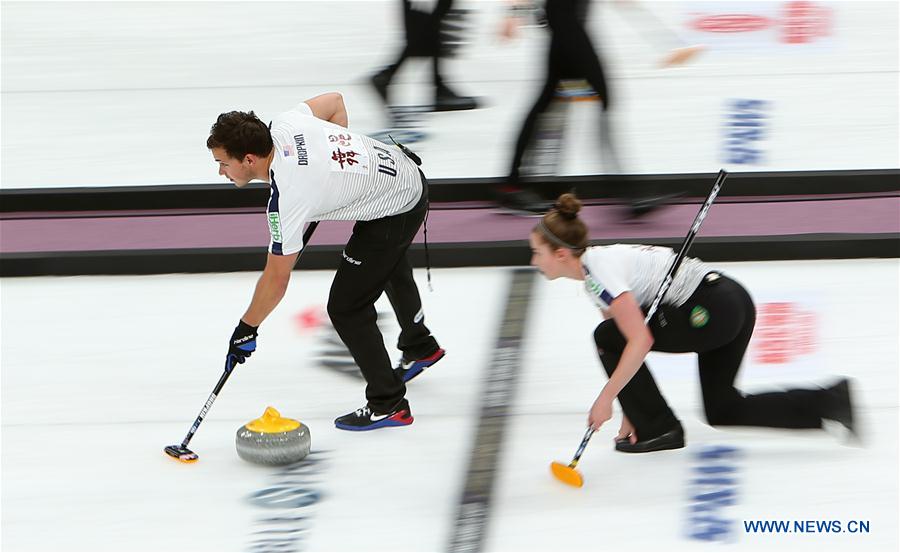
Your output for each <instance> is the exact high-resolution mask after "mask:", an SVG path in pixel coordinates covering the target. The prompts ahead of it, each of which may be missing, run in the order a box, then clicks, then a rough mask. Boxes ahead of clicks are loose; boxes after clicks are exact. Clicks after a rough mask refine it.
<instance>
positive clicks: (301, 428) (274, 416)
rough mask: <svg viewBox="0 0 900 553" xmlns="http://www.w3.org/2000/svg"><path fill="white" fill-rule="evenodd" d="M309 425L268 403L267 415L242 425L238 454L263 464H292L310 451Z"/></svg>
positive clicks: (236, 440) (237, 439)
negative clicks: (288, 416)
mask: <svg viewBox="0 0 900 553" xmlns="http://www.w3.org/2000/svg"><path fill="white" fill-rule="evenodd" d="M309 446H310V436H309V427H308V426H306V425H305V424H303V423H301V422H300V421H296V420H294V419H287V418H284V417H282V416H281V413H279V412H278V411H277V410H276V409H275V408H274V407H266V411H265V413H263V416H262V417H260V418H258V419H256V420H252V421H250V422H248V423H247V424H245V425H244V426H242V427H240V428H239V429H238V431H237V436H236V437H235V447H236V448H237V454H238V456H239V457H240V458H241V459H243V460H245V461H249V462H251V463H256V464H260V465H288V464H290V463H296V462H297V461H299V460H301V459H303V458H304V457H306V456H307V455H309Z"/></svg>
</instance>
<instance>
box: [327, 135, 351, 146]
mask: <svg viewBox="0 0 900 553" xmlns="http://www.w3.org/2000/svg"><path fill="white" fill-rule="evenodd" d="M350 139H351V136H350V135H349V134H339V135H337V136H335V135H333V134H329V135H328V141H329V142H331V143H334V142H337V143H338V145H340V146H343V147H344V148H346V147H347V146H349V145H350Z"/></svg>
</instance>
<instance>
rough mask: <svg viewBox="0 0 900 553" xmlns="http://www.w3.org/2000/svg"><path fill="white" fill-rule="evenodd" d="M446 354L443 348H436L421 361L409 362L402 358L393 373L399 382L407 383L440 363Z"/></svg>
mask: <svg viewBox="0 0 900 553" xmlns="http://www.w3.org/2000/svg"><path fill="white" fill-rule="evenodd" d="M446 353H447V352H446V351H444V348H438V350H437V351H436V352H434V353H432V354H431V355H429V356H428V357H424V358H422V359H413V360H409V359H406V358H405V357H404V358H402V359H400V363H398V364H397V367H396V368H395V369H394V372H395V373H397V376H399V377H400V380H402V381H403V382H409V381H410V380H412V379H413V378H415V377H417V376H419V375H420V374H421V373H422V371H424V370H425V369H427V368H428V367H430V366H432V365H434V364H435V363H437V362H438V361H440V360H441V359H442V358H443V357H444V354H446Z"/></svg>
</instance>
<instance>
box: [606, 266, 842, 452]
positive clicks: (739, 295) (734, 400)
mask: <svg viewBox="0 0 900 553" xmlns="http://www.w3.org/2000/svg"><path fill="white" fill-rule="evenodd" d="M712 274H716V273H712ZM708 276H709V275H708ZM695 308H696V309H697V311H695ZM702 310H705V311H706V314H707V315H706V317H707V320H706V322H705V324H700V323H702V322H703V318H704V317H703V316H702V315H703V311H702ZM692 311H693V312H694V315H695V318H694V324H692V322H691V313H692ZM663 321H665V324H663ZM755 322H756V308H755V307H754V305H753V300H752V299H751V298H750V295H749V294H748V293H747V291H746V290H745V289H744V288H743V287H742V286H741V285H740V284H738V283H737V282H735V281H733V280H731V279H730V278H728V277H725V276H721V277H719V278H718V279H715V280H709V279H706V280H704V281H703V283H702V284H700V286H699V287H698V288H697V290H696V291H695V292H694V294H693V295H692V296H691V297H690V298H689V299H688V300H687V302H685V303H684V305H682V306H681V307H674V306H671V305H664V306H661V307H660V309H659V311H657V313H656V314H655V315H654V316H653V319H652V320H651V322H650V330H651V332H652V333H653V338H654V343H653V351H662V352H666V353H687V352H694V353H697V358H698V364H699V369H700V387H701V389H702V392H703V406H704V408H705V410H706V420H707V422H709V424H711V425H713V426H718V425H722V426H727V425H734V426H766V427H776V428H821V426H822V413H823V412H824V411H825V408H826V402H827V396H826V393H825V391H824V390H822V389H817V390H788V391H784V392H771V393H765V394H757V395H746V396H745V395H743V394H742V393H741V392H739V391H738V390H737V389H736V388H735V387H734V380H735V378H736V377H737V372H738V369H739V368H740V366H741V361H742V360H743V358H744V352H745V351H746V350H747V344H748V343H749V342H750V335H751V334H752V333H753V325H754V324H755ZM594 341H595V342H596V343H597V349H598V352H599V354H600V360H601V362H602V363H603V367H604V368H605V369H606V372H607V374H610V375H611V374H612V373H613V371H614V370H615V368H616V365H617V364H618V362H619V358H620V357H621V355H622V351H623V350H624V348H625V338H624V336H622V333H621V332H620V331H619V329H618V327H617V326H616V323H615V321H614V320H612V319H610V320H606V321H603V322H602V323H601V324H600V325H599V326H598V327H597V329H596V330H595V331H594ZM619 403H620V404H621V405H622V410H623V411H624V413H625V415H626V416H627V417H628V419H629V420H630V421H631V423H632V424H633V425H634V427H635V432H636V433H637V436H638V439H639V440H645V439H649V438H655V437H657V436H659V435H660V434H663V433H665V432H667V431H668V430H671V429H672V428H673V427H674V426H675V425H676V424H677V419H676V418H675V415H674V413H672V410H671V409H670V408H669V406H668V405H667V404H666V400H665V399H664V398H663V396H662V394H661V393H660V391H659V388H658V387H657V386H656V382H655V381H654V380H653V376H652V375H651V374H650V371H649V370H648V369H647V365H646V364H643V365H641V368H640V369H639V370H638V372H637V374H635V375H634V378H632V379H631V381H630V382H629V383H628V384H627V385H626V386H625V388H623V389H622V391H621V392H620V393H619Z"/></svg>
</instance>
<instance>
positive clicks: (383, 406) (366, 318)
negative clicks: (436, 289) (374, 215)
mask: <svg viewBox="0 0 900 553" xmlns="http://www.w3.org/2000/svg"><path fill="white" fill-rule="evenodd" d="M427 211H428V184H427V182H426V181H425V177H424V175H423V176H422V198H421V199H420V200H419V203H417V204H416V206H415V207H414V208H413V209H412V211H409V212H407V213H402V214H400V215H393V216H391V217H383V218H381V219H375V220H373V221H358V222H357V223H356V225H354V227H353V234H352V235H351V236H350V240H349V241H348V242H347V246H346V247H345V248H344V252H343V255H344V260H343V261H342V262H341V265H340V267H339V268H338V270H337V274H335V276H334V282H332V284H331V293H330V294H329V297H328V315H329V316H330V317H331V322H332V324H333V325H334V328H335V330H337V333H338V335H339V336H340V337H341V340H343V342H344V344H346V346H347V349H349V350H350V353H351V354H352V355H353V359H354V360H355V361H356V364H357V365H358V366H359V368H360V370H361V371H362V374H363V376H364V377H365V379H366V382H367V383H368V385H367V386H366V399H367V400H368V403H369V407H370V408H371V409H372V410H373V411H374V412H376V413H387V412H389V411H390V410H391V409H392V408H393V407H394V406H396V405H397V403H398V402H399V401H400V400H401V399H403V397H404V396H405V395H406V386H404V384H403V382H402V381H401V380H400V379H399V378H398V377H397V376H396V375H395V374H394V371H393V367H392V365H391V360H390V358H389V357H388V353H387V350H386V349H385V347H384V338H383V337H382V335H381V331H380V330H379V329H378V324H377V318H378V316H377V313H376V311H375V302H376V301H377V300H378V298H379V297H381V293H382V292H385V293H387V296H388V299H389V300H390V302H391V305H392V306H393V308H394V314H395V315H396V316H397V322H398V323H399V324H400V339H399V341H398V344H397V346H398V348H399V349H400V350H401V351H402V352H403V355H404V357H406V358H410V359H419V358H422V357H427V356H428V355H430V354H432V353H434V352H435V351H436V350H437V349H438V343H437V341H436V340H435V339H434V338H433V337H432V336H431V332H430V331H429V330H428V328H427V327H426V326H425V320H424V316H423V314H422V300H421V298H420V297H419V289H418V287H417V286H416V282H415V280H413V273H412V266H411V265H410V264H409V259H408V258H407V250H408V249H409V245H410V244H411V243H412V240H413V238H414V237H415V236H416V233H417V232H418V230H419V227H421V226H422V222H423V221H424V219H425V215H426V213H427Z"/></svg>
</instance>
